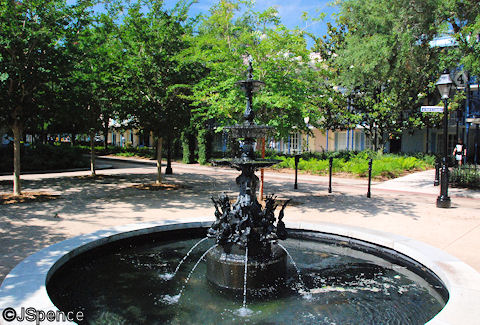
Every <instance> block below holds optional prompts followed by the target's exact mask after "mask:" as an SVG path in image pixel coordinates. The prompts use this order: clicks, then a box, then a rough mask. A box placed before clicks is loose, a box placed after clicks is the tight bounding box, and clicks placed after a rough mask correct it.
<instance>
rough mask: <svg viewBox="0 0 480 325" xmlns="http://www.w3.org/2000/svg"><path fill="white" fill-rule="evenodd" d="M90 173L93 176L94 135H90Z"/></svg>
mask: <svg viewBox="0 0 480 325" xmlns="http://www.w3.org/2000/svg"><path fill="white" fill-rule="evenodd" d="M90 172H91V175H92V176H95V134H94V133H93V132H91V133H90Z"/></svg>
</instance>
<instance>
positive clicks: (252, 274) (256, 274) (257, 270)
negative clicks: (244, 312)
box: [206, 243, 287, 291]
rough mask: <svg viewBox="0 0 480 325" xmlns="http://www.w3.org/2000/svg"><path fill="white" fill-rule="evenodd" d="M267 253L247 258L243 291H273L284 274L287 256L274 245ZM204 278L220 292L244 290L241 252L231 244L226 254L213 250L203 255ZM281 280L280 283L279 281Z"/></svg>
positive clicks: (217, 249)
mask: <svg viewBox="0 0 480 325" xmlns="http://www.w3.org/2000/svg"><path fill="white" fill-rule="evenodd" d="M271 245H272V246H271V252H270V254H265V255H264V254H260V255H256V256H248V259H247V270H248V271H247V289H248V290H253V289H264V288H275V287H277V285H278V284H282V283H283V281H284V279H285V276H286V273H287V255H286V253H285V251H284V250H283V249H282V248H280V247H279V246H278V245H277V244H275V243H272V244H271ZM206 261H207V279H208V281H210V283H213V284H214V285H216V286H217V287H219V288H221V289H227V290H235V291H237V290H238V291H240V290H243V288H244V275H245V249H244V248H242V247H240V246H238V245H234V246H233V247H232V250H231V251H230V253H226V252H225V251H224V250H223V248H221V247H216V248H215V249H213V250H211V251H210V252H209V253H208V254H207V256H206ZM282 280H283V281H282Z"/></svg>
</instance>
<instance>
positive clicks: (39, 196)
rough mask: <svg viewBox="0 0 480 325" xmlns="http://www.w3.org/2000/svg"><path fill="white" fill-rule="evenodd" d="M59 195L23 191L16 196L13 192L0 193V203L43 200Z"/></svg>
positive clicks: (52, 198) (53, 198) (54, 198)
mask: <svg viewBox="0 0 480 325" xmlns="http://www.w3.org/2000/svg"><path fill="white" fill-rule="evenodd" d="M59 197H60V195H54V194H48V193H45V192H23V193H22V194H21V195H18V196H14V195H13V194H0V205H5V204H18V203H28V202H45V201H49V200H56V199H58V198H59Z"/></svg>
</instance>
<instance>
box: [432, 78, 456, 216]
mask: <svg viewBox="0 0 480 325" xmlns="http://www.w3.org/2000/svg"><path fill="white" fill-rule="evenodd" d="M436 85H437V88H438V91H439V92H440V96H441V97H442V101H443V105H444V108H443V159H442V171H441V181H440V195H439V196H438V197H437V208H450V206H451V201H450V197H449V196H448V99H449V98H450V91H451V90H452V86H453V82H452V79H451V78H450V74H449V73H448V71H444V72H443V74H442V75H441V76H440V78H439V79H438V81H437V83H436Z"/></svg>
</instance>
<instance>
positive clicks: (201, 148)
mask: <svg viewBox="0 0 480 325" xmlns="http://www.w3.org/2000/svg"><path fill="white" fill-rule="evenodd" d="M210 138H211V135H210V132H209V131H208V130H206V129H200V130H198V163H199V164H200V165H205V164H206V163H208V161H209V160H210V158H211V150H210V144H211V139H210Z"/></svg>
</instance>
